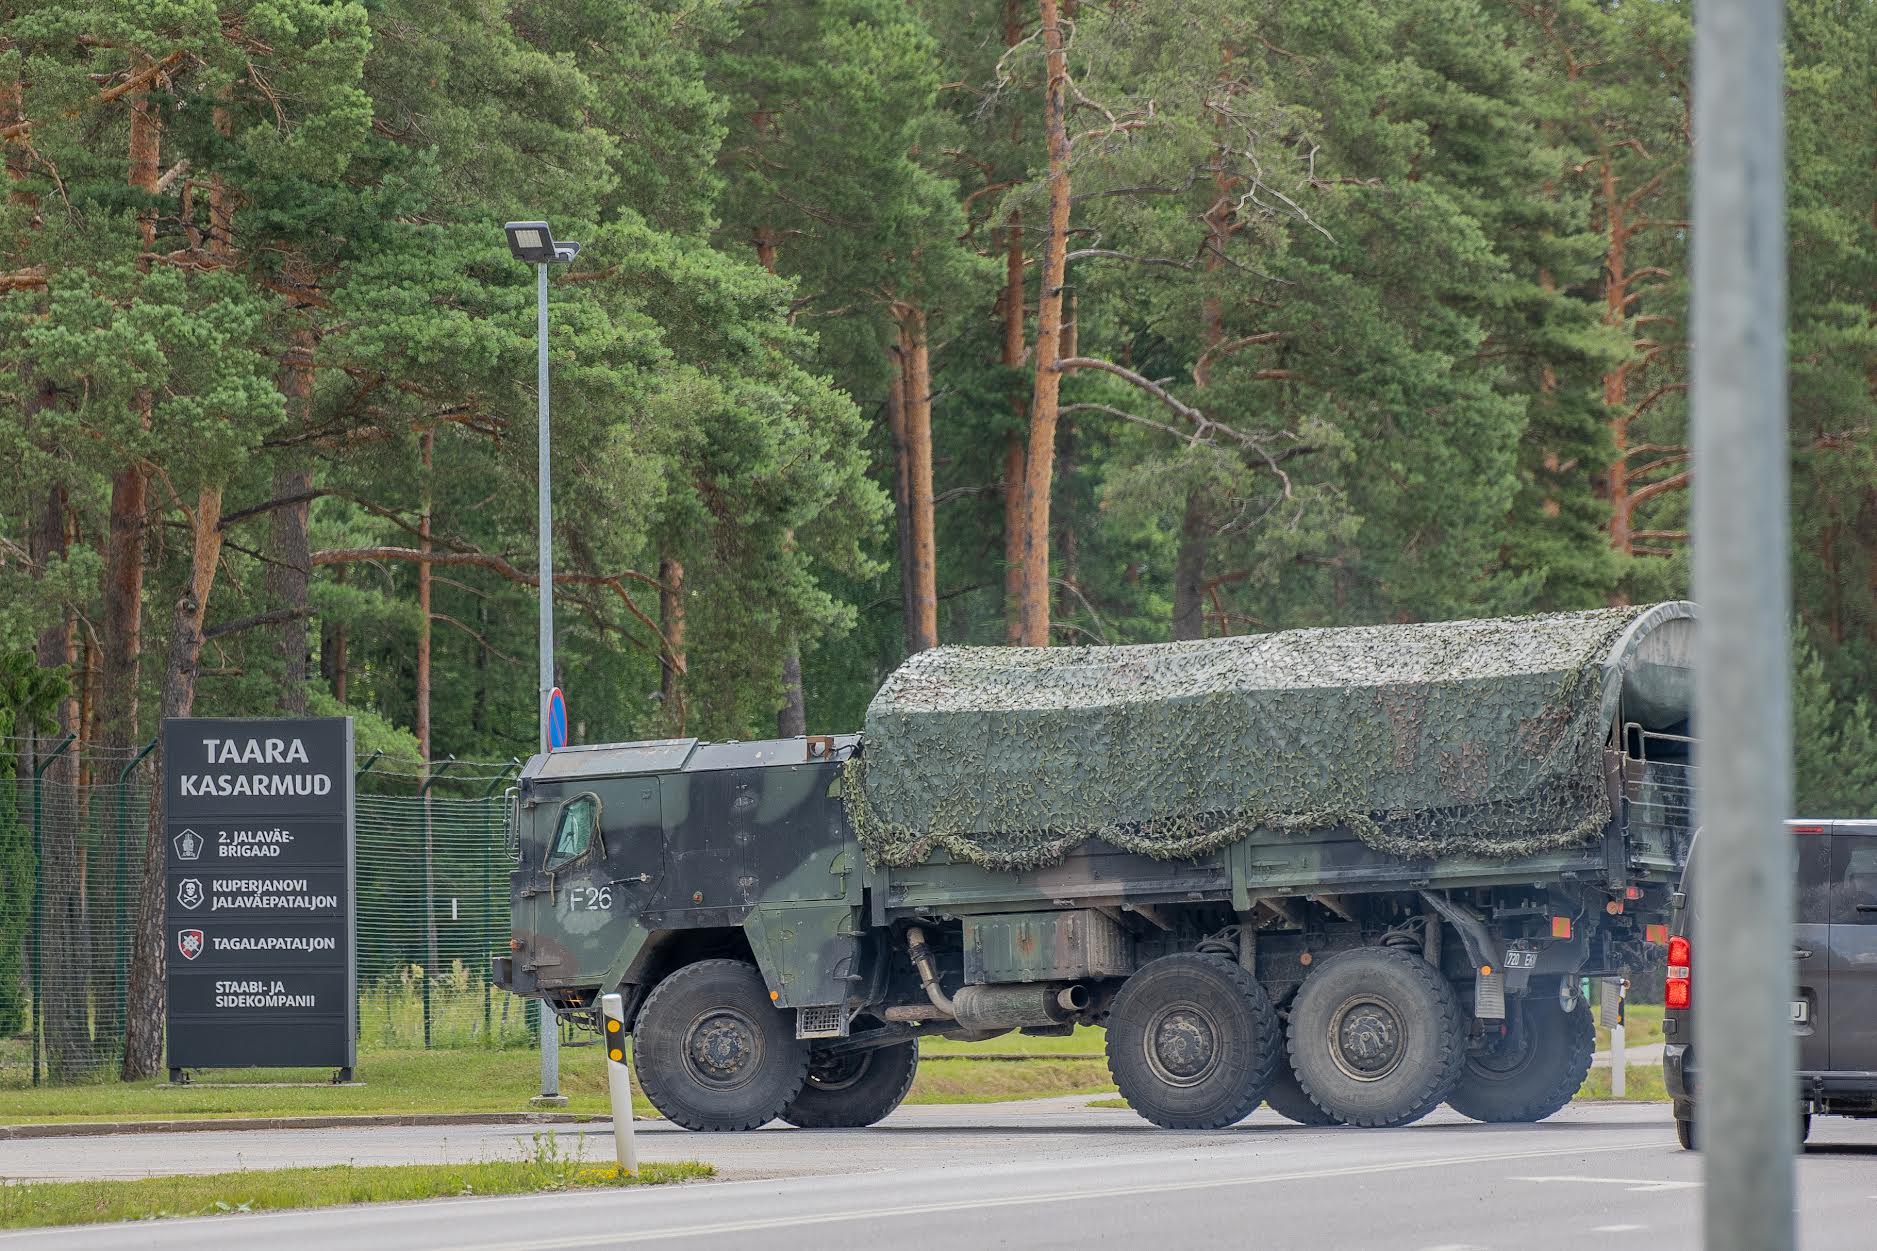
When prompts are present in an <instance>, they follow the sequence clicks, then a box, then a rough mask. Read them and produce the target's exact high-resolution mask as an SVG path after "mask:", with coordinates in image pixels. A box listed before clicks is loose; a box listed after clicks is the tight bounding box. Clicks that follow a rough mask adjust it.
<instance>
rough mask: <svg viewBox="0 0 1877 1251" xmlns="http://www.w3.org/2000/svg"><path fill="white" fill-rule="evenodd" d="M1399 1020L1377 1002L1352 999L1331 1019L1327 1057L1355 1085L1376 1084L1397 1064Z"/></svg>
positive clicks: (1401, 1040) (1400, 1046)
mask: <svg viewBox="0 0 1877 1251" xmlns="http://www.w3.org/2000/svg"><path fill="white" fill-rule="evenodd" d="M1405 1042H1406V1039H1405V1038H1404V1036H1403V1031H1402V1028H1401V1018H1400V1016H1398V1015H1396V1013H1395V1010H1394V1009H1393V1008H1392V1007H1390V1006H1389V1005H1388V1004H1386V1003H1383V1002H1382V1001H1381V1000H1379V999H1369V998H1356V999H1352V1000H1350V1001H1349V1002H1348V1003H1345V1004H1344V1005H1343V1006H1342V1007H1341V1008H1340V1009H1338V1010H1337V1012H1336V1015H1335V1016H1334V1017H1332V1018H1331V1023H1330V1057H1331V1058H1332V1059H1333V1060H1335V1062H1336V1067H1337V1068H1339V1069H1341V1070H1342V1071H1343V1072H1344V1073H1345V1074H1347V1075H1348V1076H1350V1077H1352V1078H1354V1079H1355V1080H1356V1081H1359V1082H1374V1081H1380V1080H1381V1079H1382V1078H1384V1077H1387V1076H1388V1075H1389V1074H1390V1073H1392V1072H1394V1071H1395V1069H1396V1068H1397V1067H1399V1065H1400V1064H1401V1057H1402V1053H1403V1050H1404V1044H1405Z"/></svg>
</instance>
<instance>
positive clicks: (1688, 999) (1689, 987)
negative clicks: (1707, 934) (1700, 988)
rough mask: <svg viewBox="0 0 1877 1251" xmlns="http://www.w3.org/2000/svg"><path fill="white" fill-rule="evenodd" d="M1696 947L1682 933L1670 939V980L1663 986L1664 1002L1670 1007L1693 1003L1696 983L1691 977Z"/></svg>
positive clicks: (1682, 1006)
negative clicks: (1690, 972)
mask: <svg viewBox="0 0 1877 1251" xmlns="http://www.w3.org/2000/svg"><path fill="white" fill-rule="evenodd" d="M1693 956H1694V948H1693V947H1692V946H1691V945H1690V944H1689V942H1688V940H1687V939H1686V938H1684V937H1682V936H1681V935H1680V934H1677V935H1675V936H1674V937H1673V938H1671V939H1669V940H1668V982H1667V984H1666V985H1665V986H1664V987H1663V988H1662V1003H1663V1004H1664V1005H1665V1006H1666V1007H1670V1008H1687V1007H1688V1006H1689V1005H1690V1004H1692V1003H1693V1001H1694V999H1693V995H1694V983H1693V981H1692V979H1691V978H1690V977H1689V970H1690V968H1691V967H1692V965H1693Z"/></svg>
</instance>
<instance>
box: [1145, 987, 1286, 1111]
mask: <svg viewBox="0 0 1877 1251" xmlns="http://www.w3.org/2000/svg"><path fill="white" fill-rule="evenodd" d="M1282 1046H1283V1028H1282V1026H1280V1025H1279V1024H1278V1019H1277V1012H1276V1011H1275V1010H1274V1009H1273V1008H1272V1007H1271V1001H1270V999H1269V998H1267V997H1266V995H1265V993H1264V988H1263V987H1262V986H1260V985H1258V982H1257V979H1255V978H1253V977H1252V976H1251V974H1249V973H1247V972H1245V970H1244V969H1242V968H1240V967H1239V966H1238V965H1237V964H1235V963H1233V962H1232V961H1231V960H1228V959H1225V958H1224V957H1222V956H1203V955H1197V954H1193V953H1182V954H1180V955H1173V956H1162V957H1161V958H1160V959H1158V960H1155V961H1153V962H1152V963H1150V964H1148V965H1146V966H1145V967H1143V968H1142V969H1140V970H1139V971H1138V972H1136V973H1135V974H1134V976H1132V977H1130V978H1128V980H1127V981H1126V982H1124V983H1123V984H1122V986H1121V992H1120V993H1119V994H1117V995H1116V996H1115V998H1114V1004H1113V1006H1112V1007H1111V1008H1110V1009H1109V1013H1108V1072H1109V1073H1110V1074H1111V1075H1112V1076H1113V1077H1114V1083H1115V1085H1116V1086H1119V1087H1120V1088H1121V1095H1122V1097H1123V1098H1124V1099H1126V1100H1127V1101H1128V1105H1129V1106H1130V1107H1132V1108H1133V1109H1134V1110H1135V1111H1136V1112H1138V1113H1140V1114H1141V1115H1142V1116H1144V1117H1146V1118H1147V1119H1148V1120H1150V1121H1152V1122H1153V1123H1154V1124H1156V1125H1159V1126H1162V1127H1163V1128H1166V1129H1223V1128H1224V1127H1225V1126H1227V1125H1236V1124H1237V1123H1238V1122H1240V1121H1242V1120H1244V1119H1245V1118H1246V1117H1247V1116H1249V1115H1251V1112H1252V1109H1254V1108H1256V1107H1257V1106H1258V1103H1259V1101H1260V1100H1262V1099H1263V1098H1264V1096H1265V1092H1266V1091H1267V1090H1269V1089H1270V1086H1271V1078H1272V1076H1273V1074H1274V1073H1275V1072H1276V1070H1277V1066H1278V1065H1279V1064H1281V1063H1282V1062H1283V1056H1282V1053H1281V1048H1282Z"/></svg>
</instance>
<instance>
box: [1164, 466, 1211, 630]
mask: <svg viewBox="0 0 1877 1251" xmlns="http://www.w3.org/2000/svg"><path fill="white" fill-rule="evenodd" d="M1210 539H1211V526H1210V524H1209V522H1208V520H1207V517H1206V504H1205V493H1204V492H1203V491H1202V490H1200V489H1199V488H1197V487H1195V488H1194V489H1193V490H1191V491H1189V492H1188V493H1187V496H1186V512H1185V516H1184V518H1183V519H1182V521H1181V524H1180V546H1179V552H1178V554H1177V555H1176V556H1175V557H1174V560H1173V637H1174V638H1175V639H1181V640H1186V639H1202V638H1205V637H1206V604H1205V599H1206V588H1205V576H1206V546H1207V543H1208V542H1209V540H1210Z"/></svg>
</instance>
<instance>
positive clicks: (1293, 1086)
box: [1264, 1054, 1342, 1126]
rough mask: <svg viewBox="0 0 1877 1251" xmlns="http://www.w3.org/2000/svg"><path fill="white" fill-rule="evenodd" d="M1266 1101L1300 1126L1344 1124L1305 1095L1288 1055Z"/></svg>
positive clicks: (1279, 1066)
mask: <svg viewBox="0 0 1877 1251" xmlns="http://www.w3.org/2000/svg"><path fill="white" fill-rule="evenodd" d="M1264 1101H1265V1102H1266V1103H1268V1104H1270V1105H1271V1111H1273V1112H1275V1113H1277V1114H1278V1115H1279V1116H1281V1117H1283V1118H1284V1119H1285V1120H1287V1121H1295V1122H1297V1124H1299V1125H1318V1126H1322V1125H1340V1124H1342V1122H1341V1121H1339V1120H1337V1119H1336V1118H1335V1117H1333V1116H1331V1115H1330V1114H1329V1113H1328V1112H1325V1111H1324V1110H1323V1109H1322V1108H1319V1107H1318V1106H1317V1105H1316V1100H1314V1099H1312V1098H1311V1097H1310V1096H1309V1095H1307V1094H1305V1093H1304V1090H1303V1087H1302V1086H1301V1085H1299V1084H1298V1082H1297V1074H1296V1072H1295V1071H1294V1070H1293V1069H1292V1068H1291V1067H1290V1056H1289V1055H1288V1054H1287V1055H1285V1056H1284V1058H1283V1059H1282V1060H1280V1061H1279V1062H1278V1066H1277V1073H1276V1074H1275V1075H1274V1076H1273V1077H1272V1078H1271V1089H1269V1090H1267V1091H1265V1092H1264Z"/></svg>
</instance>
